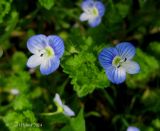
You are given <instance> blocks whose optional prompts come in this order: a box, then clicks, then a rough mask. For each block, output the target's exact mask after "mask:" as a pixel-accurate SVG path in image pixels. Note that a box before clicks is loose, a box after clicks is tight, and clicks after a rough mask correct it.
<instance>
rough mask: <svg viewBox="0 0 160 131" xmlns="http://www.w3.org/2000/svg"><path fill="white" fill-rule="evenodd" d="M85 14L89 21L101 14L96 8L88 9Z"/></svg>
mask: <svg viewBox="0 0 160 131" xmlns="http://www.w3.org/2000/svg"><path fill="white" fill-rule="evenodd" d="M85 12H86V14H87V15H88V17H89V19H93V18H95V17H97V16H98V15H99V12H98V10H97V8H96V7H93V8H87V9H86V10H85Z"/></svg>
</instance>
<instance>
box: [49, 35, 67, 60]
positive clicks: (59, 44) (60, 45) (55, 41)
mask: <svg viewBox="0 0 160 131" xmlns="http://www.w3.org/2000/svg"><path fill="white" fill-rule="evenodd" d="M48 42H49V45H50V46H51V47H52V48H53V50H54V53H55V55H56V57H57V58H61V57H62V55H63V53H64V42H63V40H62V39H61V38H60V37H59V36H56V35H50V36H48Z"/></svg>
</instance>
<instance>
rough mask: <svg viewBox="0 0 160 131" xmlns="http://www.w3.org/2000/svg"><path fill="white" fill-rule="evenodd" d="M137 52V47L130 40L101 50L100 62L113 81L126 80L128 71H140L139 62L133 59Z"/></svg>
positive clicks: (134, 72)
mask: <svg viewBox="0 0 160 131" xmlns="http://www.w3.org/2000/svg"><path fill="white" fill-rule="evenodd" d="M135 52H136V51H135V47H134V46H133V45H132V44H130V43H129V42H122V43H119V44H118V45H117V46H116V47H115V48H113V47H111V48H104V49H103V50H102V51H101V52H100V54H99V57H98V59H99V62H100V64H101V66H102V67H103V68H104V69H105V72H106V75H107V76H108V79H109V80H110V81H111V82H112V83H115V84H120V83H122V82H124V81H125V79H126V72H127V73H129V74H136V73H138V72H139V71H140V67H139V64H138V63H136V62H134V61H132V58H133V56H134V55H135Z"/></svg>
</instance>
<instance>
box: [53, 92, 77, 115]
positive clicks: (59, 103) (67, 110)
mask: <svg viewBox="0 0 160 131" xmlns="http://www.w3.org/2000/svg"><path fill="white" fill-rule="evenodd" d="M53 101H54V103H55V104H56V106H57V112H62V113H63V114H65V115H66V116H75V113H74V111H72V110H71V109H70V108H69V107H68V106H67V105H65V104H63V103H62V101H61V98H60V96H59V94H57V93H56V95H55V97H54V99H53Z"/></svg>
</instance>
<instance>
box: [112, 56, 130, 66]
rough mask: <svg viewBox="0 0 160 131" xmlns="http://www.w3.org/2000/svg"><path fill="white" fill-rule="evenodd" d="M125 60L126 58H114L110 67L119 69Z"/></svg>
mask: <svg viewBox="0 0 160 131" xmlns="http://www.w3.org/2000/svg"><path fill="white" fill-rule="evenodd" d="M126 60H127V58H125V59H122V58H121V57H120V56H115V57H114V59H113V61H112V65H113V66H114V67H116V68H119V67H121V66H122V64H123V63H124V62H126Z"/></svg>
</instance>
